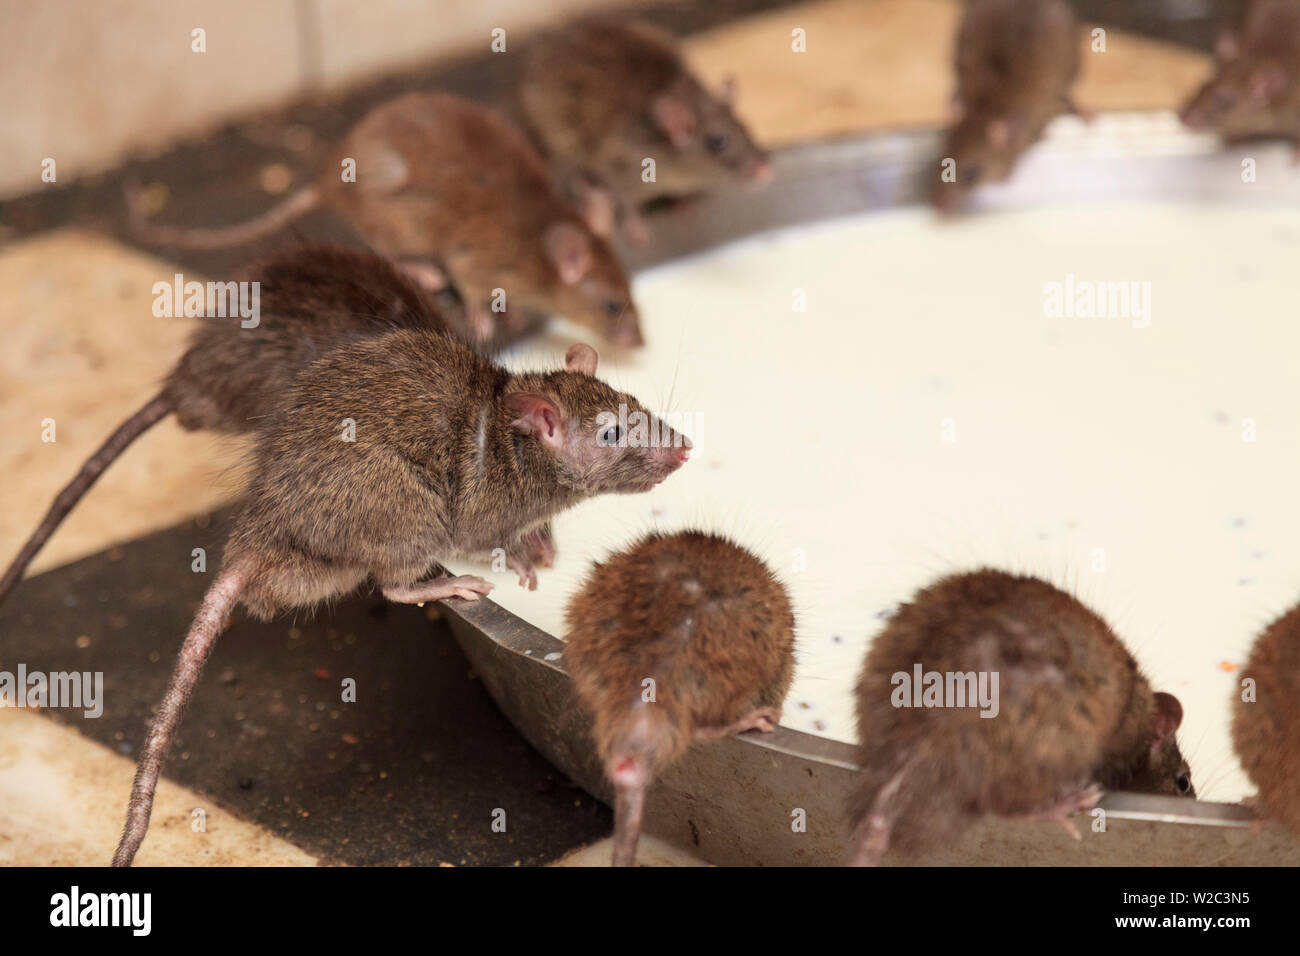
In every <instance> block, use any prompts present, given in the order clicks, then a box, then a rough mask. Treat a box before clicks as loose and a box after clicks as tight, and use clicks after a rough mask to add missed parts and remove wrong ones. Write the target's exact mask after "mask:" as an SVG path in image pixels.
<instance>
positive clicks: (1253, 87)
mask: <svg viewBox="0 0 1300 956" xmlns="http://www.w3.org/2000/svg"><path fill="white" fill-rule="evenodd" d="M1286 87H1287V75H1286V70H1284V69H1283V68H1282V67H1281V66H1279V65H1278V64H1276V63H1270V64H1268V65H1267V66H1261V67H1259V69H1257V70H1255V72H1254V73H1252V74H1251V75H1250V94H1251V96H1253V97H1255V99H1257V100H1266V99H1269V98H1270V97H1273V96H1276V95H1277V94H1278V93H1281V92H1282V91H1283V90H1284V89H1286Z"/></svg>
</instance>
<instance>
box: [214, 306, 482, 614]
mask: <svg viewBox="0 0 1300 956" xmlns="http://www.w3.org/2000/svg"><path fill="white" fill-rule="evenodd" d="M506 377H507V374H506V373H505V372H504V371H503V370H501V369H499V368H497V367H496V366H494V365H493V364H492V363H491V362H489V361H488V360H486V359H483V358H481V357H479V356H477V355H475V354H474V353H473V352H472V351H471V350H470V349H468V348H467V347H465V346H464V345H462V344H461V343H459V342H456V341H454V340H452V339H451V338H449V337H447V336H445V335H441V334H438V333H434V332H430V331H428V330H424V329H402V330H399V331H396V332H391V333H388V334H386V335H381V336H375V337H373V338H362V339H357V340H355V341H352V342H350V343H347V344H345V345H343V346H341V347H339V348H336V349H334V350H333V351H331V352H329V353H328V354H326V355H325V356H324V357H323V358H321V359H318V360H317V361H316V362H314V363H312V364H311V365H310V366H307V367H306V368H304V369H303V370H302V371H301V372H300V373H299V374H298V376H296V378H295V379H294V382H293V384H292V386H291V387H290V389H289V390H288V392H287V394H286V396H285V398H284V400H283V401H282V402H281V403H280V404H279V405H278V407H277V408H276V409H275V410H274V411H273V412H271V413H269V414H267V415H265V416H264V417H263V418H262V419H261V420H260V422H259V435H258V444H257V448H256V450H255V455H254V463H255V475H254V478H253V481H252V483H251V485H250V488H249V492H248V495H247V499H246V502H245V505H244V509H243V511H242V512H241V515H240V518H239V520H238V522H237V524H236V527H235V530H234V532H233V533H232V535H231V540H230V543H229V544H228V546H227V549H226V558H225V563H226V564H229V565H234V564H241V563H242V564H248V565H249V566H250V567H254V568H267V569H271V570H267V571H266V572H265V573H262V574H258V575H255V576H254V577H253V580H251V581H250V583H249V585H248V588H247V590H246V591H245V594H244V596H243V600H244V603H245V604H246V605H247V606H248V607H249V609H250V610H251V611H252V612H253V613H254V614H258V615H261V616H264V617H265V616H269V615H270V614H271V613H273V612H274V610H275V609H277V608H280V607H297V606H304V605H309V604H312V603H314V602H315V601H316V600H319V599H321V598H323V597H327V596H331V595H333V594H336V593H340V592H342V591H346V590H349V589H350V588H352V587H355V586H356V585H357V584H359V583H361V581H363V580H364V579H365V578H366V577H367V576H369V575H373V576H374V577H375V578H376V580H378V581H379V583H380V584H381V585H390V584H410V583H411V582H413V581H416V580H419V579H420V577H421V576H423V575H424V574H425V573H426V572H427V571H428V570H429V569H430V567H431V565H432V564H433V562H434V561H436V560H438V559H439V558H443V557H446V556H447V555H448V553H449V552H450V551H452V550H454V543H455V542H456V540H457V537H458V531H457V517H458V516H457V514H456V505H457V499H458V496H459V495H461V494H462V493H463V487H464V484H465V480H464V479H463V477H462V474H463V472H464V470H465V468H466V467H467V466H470V467H472V466H473V465H474V460H473V455H474V448H473V446H472V442H473V436H474V435H475V434H476V433H477V431H478V428H479V422H478V420H477V417H478V416H479V415H480V413H481V411H482V409H484V408H486V407H488V406H490V404H491V402H492V399H493V397H494V395H495V394H496V393H497V392H498V390H499V389H500V388H501V386H502V384H503V383H504V381H505V379H506Z"/></svg>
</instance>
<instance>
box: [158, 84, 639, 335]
mask: <svg viewBox="0 0 1300 956" xmlns="http://www.w3.org/2000/svg"><path fill="white" fill-rule="evenodd" d="M345 160H353V161H355V164H356V181H355V182H344V181H343V179H342V175H341V174H342V169H343V167H342V165H341V164H342V163H343V162H344V161H345ZM306 189H307V191H309V192H310V198H311V199H312V201H311V202H310V203H306V202H305V201H303V202H295V200H294V198H293V197H291V198H290V199H289V200H286V203H285V205H286V207H291V209H292V210H294V211H296V212H297V213H299V214H300V213H303V212H306V211H307V209H309V208H312V207H314V206H316V205H324V206H328V207H329V208H330V209H331V210H333V211H334V212H336V213H338V214H339V215H340V216H342V217H343V218H345V219H346V220H348V222H350V223H351V224H352V226H353V227H354V228H356V229H357V231H358V232H359V233H360V234H361V235H362V236H363V237H364V238H365V239H366V241H367V242H368V243H369V244H370V245H371V246H372V247H373V248H374V249H376V250H377V251H379V252H381V253H383V254H384V255H386V256H389V257H391V258H392V259H394V260H395V261H398V262H402V263H404V264H420V265H429V264H432V265H433V266H435V267H436V271H438V272H440V273H441V272H442V271H443V270H445V272H446V277H447V278H449V279H450V282H451V284H452V285H454V286H455V288H456V289H457V291H458V292H459V293H460V295H461V298H462V299H463V300H464V301H465V304H466V306H467V307H468V309H469V310H470V314H471V317H472V318H473V320H474V321H473V324H474V327H475V328H476V329H477V330H478V337H479V338H480V339H482V340H484V341H487V340H489V339H493V338H503V339H507V340H508V339H509V338H511V337H513V336H514V335H517V334H519V333H520V332H521V331H522V330H523V329H524V328H525V327H526V323H527V321H528V312H529V311H530V310H535V311H539V312H544V313H547V314H556V315H564V316H568V317H569V318H571V319H573V320H574V321H577V322H580V323H582V324H584V325H586V326H588V327H590V328H593V329H595V330H596V331H597V332H599V333H601V334H602V335H605V336H607V337H609V338H610V340H611V341H613V342H615V343H616V344H619V345H628V346H635V345H639V344H641V337H640V328H639V325H638V321H637V313H636V308H635V306H634V305H633V303H632V298H631V290H630V288H629V284H628V279H627V274H626V272H625V271H624V269H623V266H622V264H621V263H620V262H619V260H618V258H617V257H616V256H615V254H614V252H613V250H612V249H610V247H609V245H608V244H607V243H606V242H605V241H604V240H603V239H601V238H600V237H598V236H596V235H595V234H594V233H592V232H591V230H590V229H588V228H587V225H586V223H585V222H584V221H583V220H582V218H581V217H579V216H578V215H577V214H576V213H575V212H574V211H573V210H572V209H570V208H569V206H568V205H567V204H566V202H565V200H564V198H563V197H562V196H561V194H560V192H559V191H558V189H557V187H556V186H555V184H554V183H553V182H552V180H551V177H550V173H549V171H548V169H547V167H546V165H545V163H544V162H543V160H542V159H541V157H540V156H538V155H537V152H536V151H535V150H534V149H533V147H532V145H531V144H530V143H529V142H528V139H527V138H526V137H525V136H524V135H523V134H522V133H520V132H519V131H518V130H517V129H515V128H514V127H513V126H512V125H511V124H510V123H509V122H507V121H506V120H505V119H504V118H503V117H501V116H500V115H499V114H497V113H495V112H493V111H492V110H490V109H488V108H487V107H484V106H480V105H478V104H475V103H471V102H469V101H468V100H464V99H461V98H459V97H456V96H451V95H449V94H446V93H421V92H415V93H407V94H405V95H404V96H400V97H398V98H396V99H394V100H391V101H389V102H387V103H384V104H382V105H380V106H378V107H376V108H375V109H374V110H372V111H371V112H370V113H368V114H367V115H366V116H365V117H363V118H362V119H361V120H360V122H358V123H357V125H356V126H354V127H353V128H352V130H351V131H350V132H349V133H348V134H347V136H345V137H344V139H343V141H342V142H341V143H339V145H338V146H337V148H336V149H335V150H333V152H332V154H331V158H330V160H329V161H328V162H327V163H326V166H325V168H324V169H323V170H322V172H321V175H320V178H319V179H318V180H317V181H316V182H315V183H314V184H313V185H311V186H309V187H306ZM283 221H284V217H283V216H280V217H276V216H270V215H268V216H264V217H262V218H261V219H259V220H255V221H254V222H252V223H248V224H245V225H243V226H233V227H230V228H229V229H226V230H224V231H222V230H199V231H193V230H176V229H161V228H158V227H152V232H153V238H154V239H155V241H161V242H170V243H172V244H176V245H182V246H184V245H192V244H194V243H193V242H191V241H190V239H191V238H192V237H193V236H194V235H200V236H201V238H202V244H203V245H206V246H211V245H213V244H214V242H216V241H217V240H219V239H220V237H221V235H222V234H223V232H224V235H225V237H226V239H227V240H228V242H227V244H229V245H235V244H239V243H244V242H249V241H251V240H253V239H255V238H258V237H259V236H261V235H265V234H266V233H267V232H269V231H271V230H273V229H275V228H277V227H278V226H279V225H281V224H283ZM556 234H561V235H564V236H566V237H567V238H566V241H565V242H564V243H563V244H562V245H563V248H564V249H565V250H566V254H569V255H572V256H573V257H575V258H576V259H578V260H580V262H579V263H578V264H577V265H575V266H574V272H573V273H572V274H566V273H565V271H564V269H563V268H562V267H561V263H560V262H559V261H558V253H557V251H556V248H555V245H554V244H553V243H552V241H551V239H550V237H552V236H554V235H556ZM146 237H147V233H146ZM578 273H580V274H578ZM495 289H502V290H504V292H505V306H506V310H505V311H504V312H494V311H492V306H493V304H495V303H496V302H497V300H496V297H495V296H494V293H493V290H495ZM484 326H490V328H488V327H484Z"/></svg>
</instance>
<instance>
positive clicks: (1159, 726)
mask: <svg viewBox="0 0 1300 956" xmlns="http://www.w3.org/2000/svg"><path fill="white" fill-rule="evenodd" d="M1155 697H1156V716H1155V720H1153V721H1152V722H1151V749H1152V750H1159V749H1161V748H1162V747H1164V746H1165V745H1166V744H1167V743H1169V741H1170V740H1172V739H1173V737H1174V731H1176V730H1177V729H1178V725H1179V724H1181V723H1182V722H1183V705H1182V704H1180V703H1178V698H1177V697H1175V696H1174V695H1173V694H1166V693H1165V692H1164V691H1157V692H1156V695H1155Z"/></svg>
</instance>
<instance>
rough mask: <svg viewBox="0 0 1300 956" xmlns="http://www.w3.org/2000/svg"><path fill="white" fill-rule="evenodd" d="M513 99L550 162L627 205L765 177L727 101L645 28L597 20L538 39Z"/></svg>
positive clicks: (672, 42) (670, 43) (664, 38)
mask: <svg viewBox="0 0 1300 956" xmlns="http://www.w3.org/2000/svg"><path fill="white" fill-rule="evenodd" d="M518 99H519V104H520V109H521V111H522V113H523V115H524V118H525V121H526V123H527V125H528V127H529V129H530V130H531V131H532V132H533V134H534V135H535V136H536V138H537V139H538V141H539V142H540V143H541V144H542V147H543V149H544V150H545V151H546V152H547V154H548V155H550V156H551V157H552V158H554V159H556V160H558V161H560V162H561V163H563V164H567V165H569V166H572V167H574V168H577V169H580V170H582V171H584V172H585V173H586V174H588V175H589V176H591V177H592V178H594V179H595V180H597V181H599V182H601V183H602V184H604V185H606V186H607V187H609V188H610V189H612V190H613V192H614V194H615V195H616V196H618V197H619V198H620V199H621V200H622V201H624V202H628V203H631V204H633V205H635V204H638V203H641V202H645V201H648V200H650V199H654V198H656V197H658V196H663V195H681V194H687V193H691V192H696V191H699V190H703V189H708V188H712V187H715V186H718V185H721V184H722V183H725V182H728V181H733V180H734V181H741V180H747V179H751V178H754V177H756V176H759V175H760V174H762V175H766V172H767V164H766V155H765V154H764V153H763V152H762V150H760V149H759V148H758V147H757V146H755V144H754V142H753V140H752V139H751V138H750V135H749V132H748V130H746V128H745V126H744V125H743V124H742V123H741V122H740V121H739V120H738V119H737V118H736V116H735V114H734V113H733V112H732V110H731V107H730V104H729V103H728V102H727V98H726V97H725V96H724V97H718V96H715V95H713V94H712V93H710V92H709V91H708V90H707V89H705V88H704V86H703V85H702V84H701V83H700V82H699V80H697V79H696V78H695V76H694V75H693V74H692V73H691V72H690V70H689V69H688V67H687V64H686V62H685V61H684V59H683V58H682V56H681V54H680V53H679V51H678V49H677V41H676V39H675V38H674V37H673V36H672V35H671V34H669V33H666V32H664V31H662V30H660V29H658V28H656V27H653V26H650V25H649V24H646V23H640V22H635V21H633V22H627V21H620V20H617V19H614V18H610V17H599V16H598V17H592V18H589V19H587V20H583V21H581V22H579V23H577V24H572V25H569V26H566V27H564V28H563V29H562V30H559V31H555V32H553V33H551V34H548V35H544V36H542V37H540V38H538V40H536V41H535V42H534V43H533V44H532V45H531V47H530V50H529V52H528V55H527V58H526V60H525V65H524V70H523V73H522V75H521V79H520V83H519V87H518ZM661 109H662V110H665V112H663V113H657V110H661ZM677 124H681V125H680V127H679V126H678V125H677ZM646 157H653V158H654V159H655V177H654V179H653V180H651V181H649V182H647V181H646V180H645V179H644V178H643V177H642V172H643V166H642V162H643V160H644V159H645V158H646Z"/></svg>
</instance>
